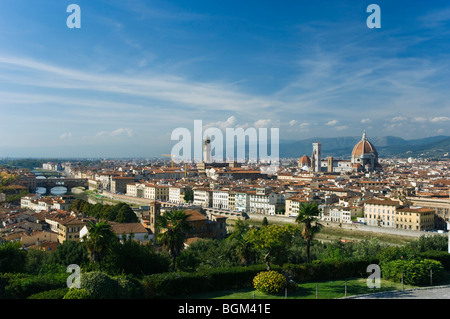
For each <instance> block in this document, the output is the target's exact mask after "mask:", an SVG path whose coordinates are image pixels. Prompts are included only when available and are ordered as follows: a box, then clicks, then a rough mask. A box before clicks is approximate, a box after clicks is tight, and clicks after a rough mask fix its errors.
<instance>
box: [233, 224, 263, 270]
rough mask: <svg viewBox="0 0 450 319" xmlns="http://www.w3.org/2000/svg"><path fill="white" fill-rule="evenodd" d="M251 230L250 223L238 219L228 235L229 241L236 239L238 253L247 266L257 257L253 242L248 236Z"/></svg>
mask: <svg viewBox="0 0 450 319" xmlns="http://www.w3.org/2000/svg"><path fill="white" fill-rule="evenodd" d="M249 230H250V225H249V224H248V223H247V222H245V221H244V220H242V219H238V220H237V221H236V222H235V224H234V228H233V231H232V232H231V234H230V235H229V236H228V237H227V241H236V243H237V244H236V255H237V256H238V257H239V258H240V259H241V262H242V263H243V264H244V265H245V266H249V265H250V264H251V261H252V260H254V259H255V254H256V252H255V249H254V247H253V245H252V243H251V242H250V241H249V240H248V238H247V237H246V234H247V232H248V231H249Z"/></svg>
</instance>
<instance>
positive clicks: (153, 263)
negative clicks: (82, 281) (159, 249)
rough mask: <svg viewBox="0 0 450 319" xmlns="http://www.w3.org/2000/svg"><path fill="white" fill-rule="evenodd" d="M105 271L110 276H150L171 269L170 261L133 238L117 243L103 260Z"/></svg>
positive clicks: (151, 247) (149, 246)
mask: <svg viewBox="0 0 450 319" xmlns="http://www.w3.org/2000/svg"><path fill="white" fill-rule="evenodd" d="M103 260H104V261H103V265H104V270H105V271H107V272H108V273H110V274H114V275H116V274H132V275H136V276H139V275H150V274H153V273H161V272H165V271H167V270H168V269H169V266H170V259H169V258H168V257H167V256H166V255H163V254H159V253H156V252H155V249H154V248H153V246H152V245H142V244H141V243H139V242H137V241H136V240H134V239H133V238H132V237H129V238H127V239H124V240H123V242H116V243H115V244H114V245H112V247H111V250H110V252H109V253H108V254H107V255H106V256H105V258H104V259H103Z"/></svg>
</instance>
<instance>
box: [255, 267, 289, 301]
mask: <svg viewBox="0 0 450 319" xmlns="http://www.w3.org/2000/svg"><path fill="white" fill-rule="evenodd" d="M286 286H287V280H286V277H285V276H284V275H282V274H280V273H279V272H278V271H274V270H270V271H263V272H260V273H259V274H257V275H256V276H255V278H253V287H254V288H255V289H256V290H258V291H260V292H262V293H265V294H269V295H270V294H278V293H280V292H282V291H283V289H284V288H286Z"/></svg>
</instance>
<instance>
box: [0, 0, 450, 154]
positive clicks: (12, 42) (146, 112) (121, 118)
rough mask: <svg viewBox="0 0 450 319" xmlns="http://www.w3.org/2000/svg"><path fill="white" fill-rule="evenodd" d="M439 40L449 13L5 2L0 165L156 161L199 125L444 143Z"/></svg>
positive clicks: (444, 83)
mask: <svg viewBox="0 0 450 319" xmlns="http://www.w3.org/2000/svg"><path fill="white" fill-rule="evenodd" d="M72 3H75V4H78V5H79V6H80V8H81V29H69V28H67V26H66V19H67V17H68V16H69V13H67V12H66V8H67V6H68V5H70V4H72ZM371 3H376V4H378V5H379V6H380V8H381V28H380V29H369V28H368V27H367V25H366V19H367V17H368V16H369V13H367V12H366V8H367V6H368V5H369V4H371ZM449 40H450V4H449V3H448V1H432V2H425V1H382V0H371V1H354V0H351V1H350V0H339V1H323V0H317V1H299V0H297V1H277V2H275V1H249V0H247V1H234V0H232V1H198V0H190V1H145V0H135V1H132V0H128V1H127V0H108V1H106V0H105V1H101V0H89V1H87V0H68V1H65V0H58V1H54V0H39V1H31V0H2V1H1V2H0V112H1V119H2V121H1V123H2V124H1V125H0V137H1V138H0V157H6V156H40V157H42V156H43V157H46V156H49V157H56V156H69V157H71V156H80V157H88V156H106V157H108V156H118V157H121V156H157V155H160V154H161V153H167V152H170V149H171V147H172V146H173V145H174V144H175V142H174V141H171V139H170V135H171V132H172V131H173V130H174V129H175V128H178V127H186V128H188V129H193V121H194V120H202V121H203V124H204V126H205V127H211V126H215V127H219V128H226V127H244V128H245V127H256V128H257V127H268V128H270V127H278V128H280V139H282V140H292V139H303V138H308V137H331V136H355V135H358V136H359V135H361V133H362V131H363V130H364V129H366V131H367V134H368V137H369V139H370V136H380V135H394V136H400V137H403V138H406V139H412V138H420V137H426V136H434V135H450V129H449V127H450V125H449V124H450V98H449V97H450V90H449V88H450V59H449V55H450V41H449Z"/></svg>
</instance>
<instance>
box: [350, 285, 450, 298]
mask: <svg viewBox="0 0 450 319" xmlns="http://www.w3.org/2000/svg"><path fill="white" fill-rule="evenodd" d="M350 298H351V299H450V286H439V287H435V288H420V289H409V290H401V291H391V292H380V293H374V294H370V295H361V296H353V297H350Z"/></svg>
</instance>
